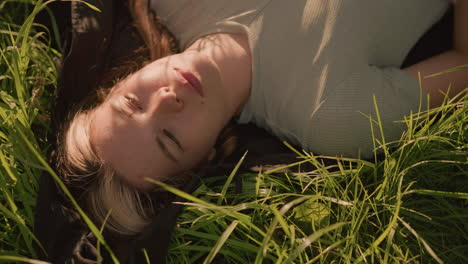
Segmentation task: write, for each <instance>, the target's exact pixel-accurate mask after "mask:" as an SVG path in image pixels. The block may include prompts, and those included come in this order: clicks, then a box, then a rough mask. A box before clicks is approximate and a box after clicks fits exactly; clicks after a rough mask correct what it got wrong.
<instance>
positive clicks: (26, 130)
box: [0, 1, 59, 261]
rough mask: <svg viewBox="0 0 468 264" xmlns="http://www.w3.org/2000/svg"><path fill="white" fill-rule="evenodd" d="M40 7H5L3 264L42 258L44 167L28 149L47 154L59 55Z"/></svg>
mask: <svg viewBox="0 0 468 264" xmlns="http://www.w3.org/2000/svg"><path fill="white" fill-rule="evenodd" d="M38 4H40V2H38ZM38 8H39V6H34V5H32V4H30V3H27V2H26V1H2V2H1V3H0V163H1V168H0V212H1V215H0V260H2V259H6V260H9V261H12V259H11V258H13V259H15V258H14V257H17V259H22V260H24V261H26V260H27V258H29V257H32V258H34V257H36V255H37V252H35V250H34V248H33V244H35V243H38V241H37V239H36V238H35V237H34V235H33V233H32V229H31V228H32V225H33V219H34V206H35V200H36V193H37V186H38V177H39V175H40V174H41V170H42V168H41V166H40V165H39V164H38V163H37V160H36V159H35V158H34V156H33V155H32V154H31V151H30V150H29V148H28V146H27V144H28V143H30V144H32V146H34V148H36V149H41V152H42V153H45V152H46V150H47V147H48V144H47V142H46V136H47V133H48V131H49V128H48V113H47V112H48V108H49V106H50V102H51V99H50V98H51V95H52V93H53V89H54V86H55V84H56V75H57V74H56V70H55V66H54V63H53V59H54V58H56V57H58V56H59V53H57V52H56V51H55V50H53V49H51V48H50V45H49V40H48V39H46V38H44V33H41V31H40V30H38V29H39V28H41V26H40V25H36V24H34V23H33V19H34V15H35V13H37V11H38ZM22 135H23V136H22ZM7 256H10V257H7ZM18 257H19V258H18ZM21 257H23V258H21Z"/></svg>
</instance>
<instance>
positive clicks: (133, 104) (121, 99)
mask: <svg viewBox="0 0 468 264" xmlns="http://www.w3.org/2000/svg"><path fill="white" fill-rule="evenodd" d="M144 2H145V1H131V3H130V5H131V10H132V12H133V15H134V17H135V18H136V20H137V21H136V22H137V24H138V25H139V27H140V30H141V33H142V37H143V39H144V40H145V42H146V45H147V46H148V48H149V50H150V55H151V56H150V57H151V61H152V62H151V63H148V64H147V65H145V66H144V67H142V68H141V69H139V70H137V71H136V72H134V73H132V74H130V75H128V76H127V77H125V78H123V79H120V80H119V79H116V80H115V84H114V85H113V86H112V87H111V88H110V89H101V90H99V91H98V94H99V95H100V96H98V97H97V98H99V99H98V100H96V101H93V102H91V104H92V105H93V107H91V108H86V109H85V108H83V109H81V110H79V111H78V112H77V113H76V115H75V116H74V117H73V118H72V120H71V122H70V124H69V126H68V127H67V129H66V131H65V133H64V137H63V140H62V143H61V151H62V152H61V159H60V168H61V169H62V174H63V175H64V177H65V180H66V181H67V182H68V183H69V184H80V185H82V184H84V182H86V183H87V184H88V185H87V187H86V194H85V197H87V198H86V200H87V203H88V204H87V205H88V207H89V210H90V212H91V213H92V215H93V216H94V218H95V219H96V220H97V221H99V222H101V223H102V222H103V221H104V218H105V217H106V215H107V214H108V212H109V210H112V212H111V214H110V217H109V218H108V219H107V228H109V229H110V230H112V231H115V232H117V233H120V234H129V235H130V234H135V233H138V232H139V231H141V230H142V229H143V228H144V227H145V226H146V225H147V224H148V223H149V221H150V219H151V217H153V216H154V214H155V213H156V212H155V209H154V208H153V207H152V206H151V203H148V202H146V201H145V199H146V198H145V197H146V195H147V194H148V193H149V192H150V191H151V190H152V189H153V187H154V186H155V185H154V184H153V183H151V182H150V181H148V179H154V180H158V181H174V180H176V179H178V178H179V177H181V175H184V174H187V172H189V171H191V170H193V169H195V168H200V167H201V166H206V164H208V163H209V162H210V161H211V160H213V159H214V158H215V157H216V156H217V155H219V154H222V155H224V154H226V153H228V152H229V149H230V146H229V144H228V143H229V140H226V139H225V138H226V137H224V136H223V137H220V135H225V133H224V131H225V128H226V127H227V126H228V124H229V123H230V121H231V120H235V121H236V122H238V123H250V122H252V123H255V124H256V125H258V126H260V127H263V128H265V129H267V130H268V131H270V132H271V133H272V134H274V135H276V136H277V137H278V138H280V139H283V140H286V141H288V142H291V143H294V144H296V145H299V146H301V147H302V148H303V149H305V150H306V151H312V152H314V153H318V154H323V155H332V156H335V155H343V156H347V157H364V158H368V157H371V156H372V155H373V153H374V151H375V150H374V142H373V136H375V137H376V138H378V139H379V138H381V137H383V136H384V137H385V140H386V141H387V142H389V141H393V140H397V139H398V138H399V137H400V135H401V133H402V131H403V129H404V127H403V126H402V125H401V123H398V122H396V121H399V120H402V119H404V116H405V115H408V114H410V112H412V111H413V112H416V111H418V109H419V108H420V107H421V103H420V102H421V101H423V102H424V101H425V98H426V95H429V97H430V106H431V107H436V106H438V105H440V104H441V102H442V100H443V98H444V93H446V92H447V90H448V89H447V87H449V86H450V87H451V88H450V94H451V95H453V94H455V93H457V92H459V91H461V89H462V88H463V87H466V85H467V83H468V78H467V77H466V73H465V72H464V71H458V72H454V73H451V74H446V75H441V76H438V77H434V78H431V79H429V80H427V81H426V80H424V79H423V81H422V88H423V91H422V96H421V94H420V93H421V91H420V86H419V84H418V78H419V77H418V76H419V74H421V76H426V75H429V74H433V73H437V72H440V71H443V70H446V69H449V68H452V67H456V66H459V65H463V64H467V63H468V3H467V2H466V1H459V2H457V3H456V4H455V40H454V47H453V49H452V50H450V51H447V52H444V53H442V54H440V55H438V56H436V57H433V58H430V59H428V60H424V61H421V62H419V63H417V64H415V65H412V66H410V67H408V68H404V69H400V65H401V64H402V62H403V60H404V58H405V56H406V55H407V54H408V52H409V50H410V49H411V48H412V46H413V45H414V44H415V43H416V42H417V40H418V39H419V38H420V37H421V36H422V34H423V33H424V32H425V31H426V30H427V29H428V28H429V27H430V26H431V25H432V24H434V23H435V22H436V21H437V20H438V19H439V18H440V17H441V16H442V15H443V14H444V12H445V11H446V9H447V7H448V5H449V1H447V0H415V1H370V0H369V1H364V2H360V3H359V4H356V3H355V2H353V1H339V0H328V1H311V0H308V1H275V0H238V1H230V0H222V1H219V0H218V1H173V0H171V1H168V0H163V1H156V0H153V1H151V2H150V8H151V11H148V10H147V9H148V7H147V6H146V5H145V3H144ZM151 12H155V13H157V15H158V18H159V19H158V20H154V19H152V18H153V17H154V16H153V15H152V14H151ZM163 25H164V26H163ZM166 27H167V29H166ZM176 40H177V41H178V42H179V43H180V48H181V50H182V52H181V53H175V52H176V50H177V45H176V42H177V41H176ZM374 100H375V103H376V104H374ZM84 104H88V105H89V102H85V103H84ZM376 106H377V107H378V112H377V111H376ZM423 107H424V106H423ZM370 119H373V120H377V119H379V120H380V122H381V124H382V126H383V129H384V130H383V131H384V132H385V135H377V134H375V135H372V132H371V129H370V124H371V122H370ZM376 131H378V129H374V133H377V132H376ZM218 146H221V147H218Z"/></svg>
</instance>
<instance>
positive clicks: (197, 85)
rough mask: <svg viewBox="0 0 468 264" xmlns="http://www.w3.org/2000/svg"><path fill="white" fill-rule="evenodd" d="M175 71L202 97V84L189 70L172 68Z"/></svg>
mask: <svg viewBox="0 0 468 264" xmlns="http://www.w3.org/2000/svg"><path fill="white" fill-rule="evenodd" d="M174 70H175V71H176V72H177V73H179V74H180V76H182V78H184V79H185V81H187V83H188V84H190V86H191V87H192V88H193V89H194V90H195V91H196V92H197V93H198V94H199V95H200V96H201V97H204V94H203V86H202V84H201V82H200V80H199V79H198V78H197V77H196V76H195V75H194V74H193V73H191V72H185V71H182V70H180V69H177V68H176V69H174Z"/></svg>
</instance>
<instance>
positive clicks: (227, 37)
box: [186, 34, 252, 119]
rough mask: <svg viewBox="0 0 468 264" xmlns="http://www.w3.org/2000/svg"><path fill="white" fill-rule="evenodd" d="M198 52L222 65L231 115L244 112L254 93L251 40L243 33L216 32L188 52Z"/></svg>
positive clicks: (223, 89)
mask: <svg viewBox="0 0 468 264" xmlns="http://www.w3.org/2000/svg"><path fill="white" fill-rule="evenodd" d="M194 50H195V51H197V52H200V53H202V54H204V55H206V56H208V57H210V58H211V59H212V60H213V62H214V63H215V64H216V65H217V66H218V68H219V70H220V77H221V82H222V87H220V89H222V93H221V94H223V95H224V98H223V99H224V102H226V104H227V105H226V107H228V109H229V113H230V114H231V116H230V117H228V118H229V119H231V118H232V117H234V116H235V115H238V114H240V112H241V111H242V108H243V106H244V104H245V103H246V102H247V99H248V98H249V95H250V88H251V81H252V62H251V55H250V48H249V43H248V39H247V37H246V36H244V35H240V34H213V35H208V36H205V37H203V38H200V39H198V40H197V41H195V42H194V43H193V44H192V45H191V46H190V47H189V48H188V49H187V50H186V51H194Z"/></svg>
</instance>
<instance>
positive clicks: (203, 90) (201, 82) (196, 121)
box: [90, 52, 231, 188]
mask: <svg viewBox="0 0 468 264" xmlns="http://www.w3.org/2000/svg"><path fill="white" fill-rule="evenodd" d="M221 85H222V82H221V78H220V74H219V69H218V67H217V66H216V64H214V63H213V61H212V60H210V59H209V58H208V57H205V56H202V55H200V54H199V53H197V52H185V53H181V54H177V55H173V56H169V57H165V58H162V59H160V60H157V61H154V62H152V63H151V64H149V65H147V66H145V67H144V68H142V69H141V70H139V71H137V72H136V73H134V74H132V75H131V76H129V77H128V78H126V79H125V80H123V81H121V82H120V83H119V84H118V85H116V87H114V89H113V90H112V92H111V93H110V95H109V96H108V97H107V98H106V100H105V102H104V103H103V104H101V105H100V106H99V107H97V108H96V109H95V111H94V112H93V121H92V123H91V127H90V137H91V144H92V145H93V148H94V149H95V150H96V151H97V153H98V155H99V156H100V158H101V159H103V161H104V163H106V164H108V165H110V166H112V167H113V168H114V169H115V170H116V171H117V173H118V174H119V175H121V176H122V177H123V179H124V180H125V181H127V182H128V183H130V184H131V185H133V186H136V187H139V188H146V187H149V186H151V183H148V182H146V181H145V180H144V178H145V177H149V178H154V179H160V180H161V179H164V178H167V177H172V176H175V175H177V174H179V173H181V172H184V171H187V170H190V169H192V168H194V167H195V166H197V165H198V164H199V163H201V162H203V161H206V160H207V159H209V157H210V156H211V154H212V151H213V146H214V143H215V141H216V138H217V136H218V134H219V133H220V131H221V130H222V128H223V127H224V126H225V125H226V123H227V122H228V121H229V119H230V118H231V116H230V115H229V113H226V110H225V107H223V105H224V102H223V99H222V98H223V97H222V96H221V95H220V93H221V90H222V89H220V88H221V87H220V86H221Z"/></svg>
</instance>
